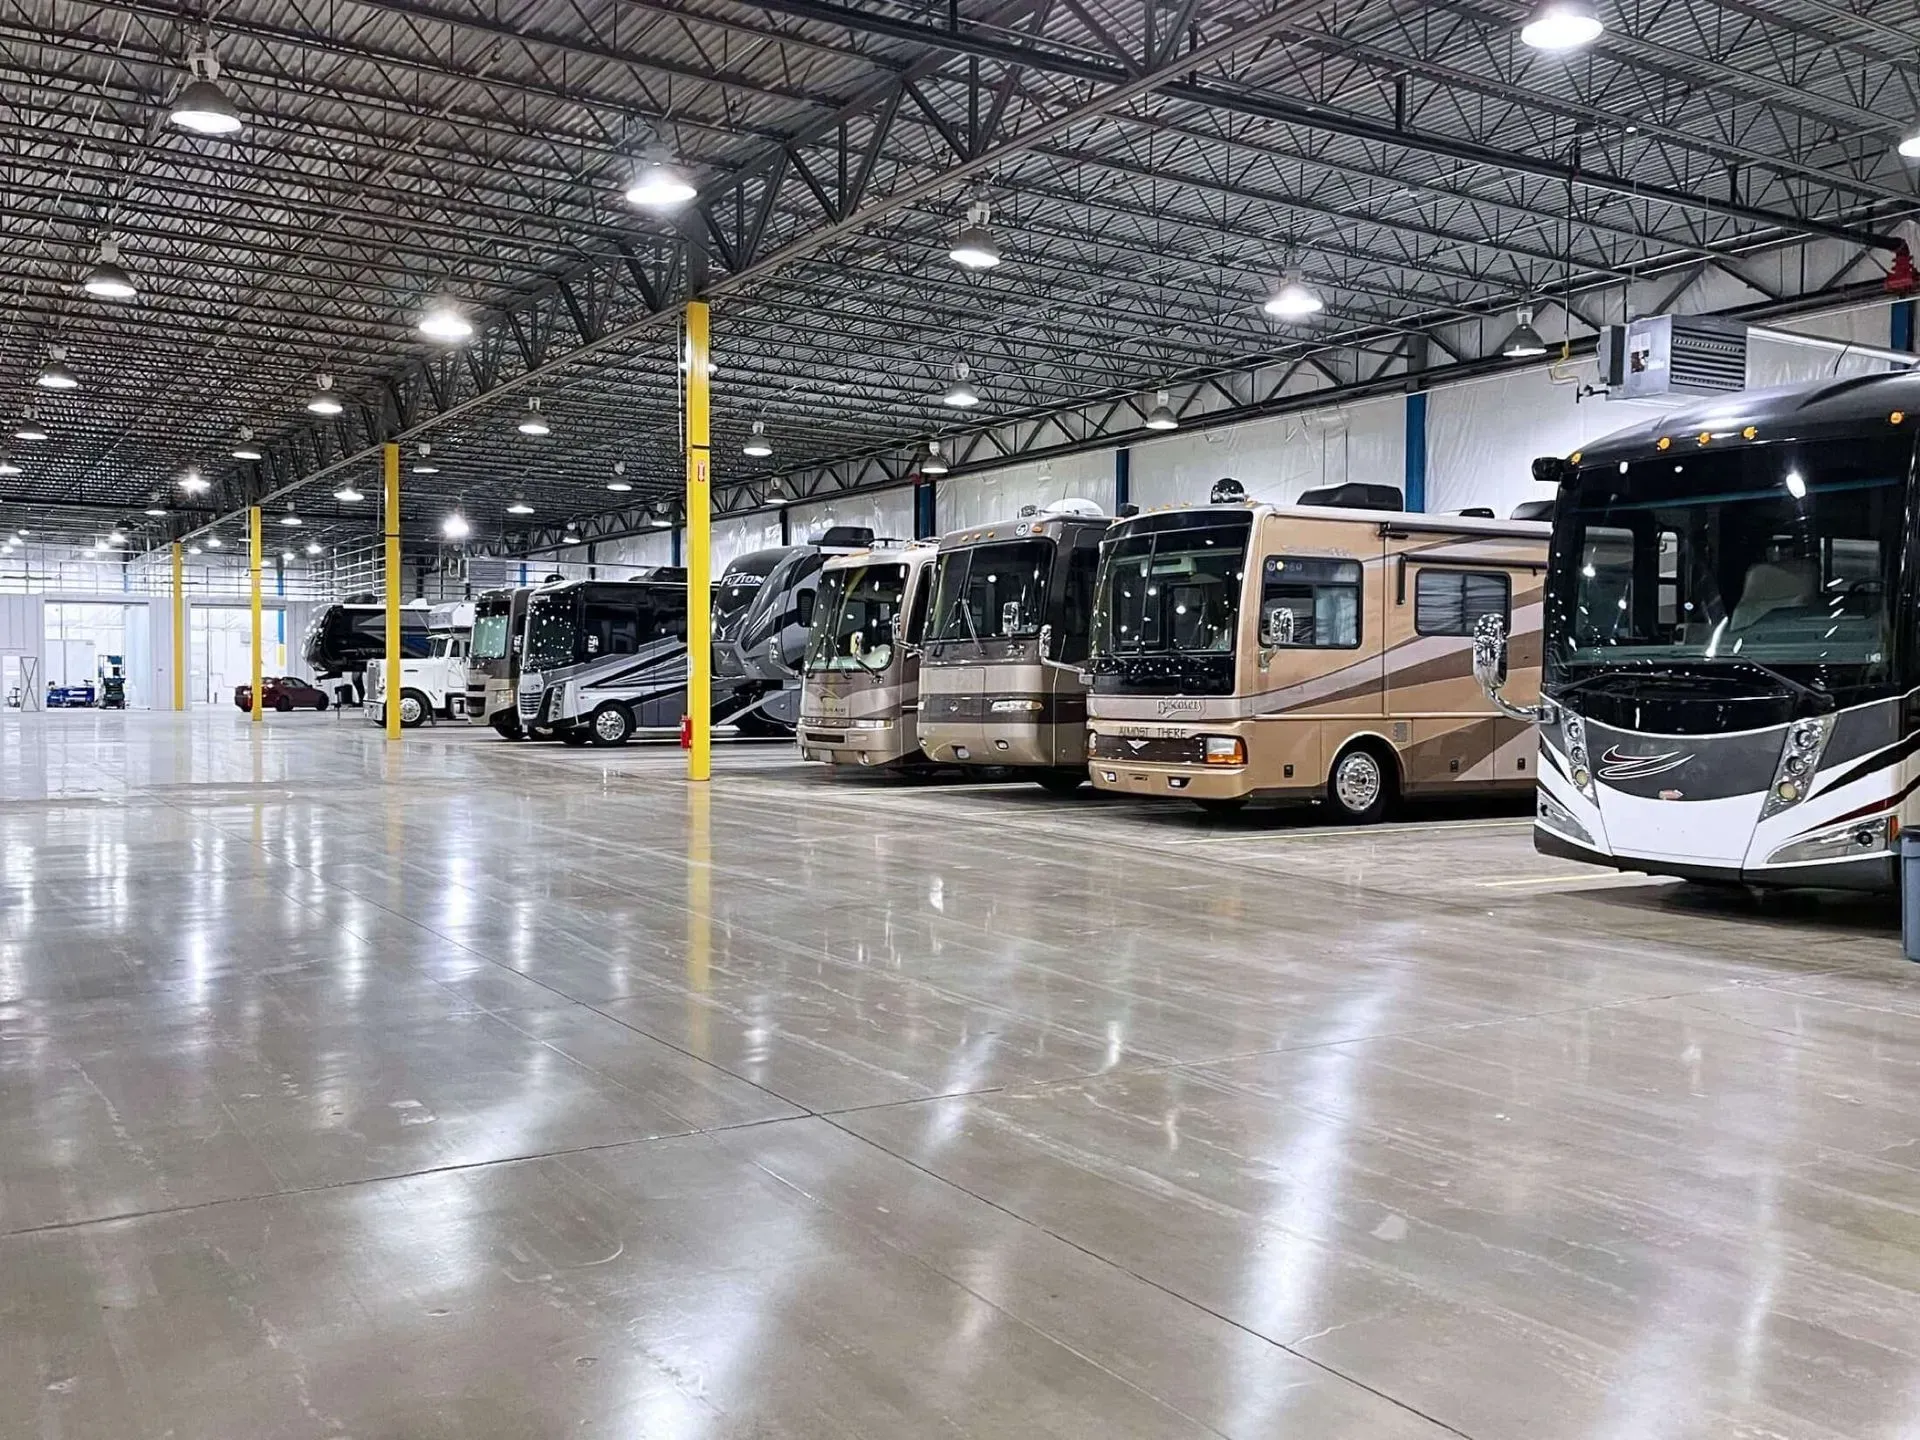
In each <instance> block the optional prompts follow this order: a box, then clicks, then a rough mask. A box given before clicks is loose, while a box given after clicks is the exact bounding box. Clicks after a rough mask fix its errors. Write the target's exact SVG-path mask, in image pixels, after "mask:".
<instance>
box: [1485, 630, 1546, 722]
mask: <svg viewBox="0 0 1920 1440" xmlns="http://www.w3.org/2000/svg"><path fill="white" fill-rule="evenodd" d="M1473 678H1474V679H1476V680H1478V681H1479V682H1480V688H1481V689H1482V690H1484V691H1486V692H1487V699H1489V700H1491V701H1492V702H1493V708H1494V709H1496V710H1498V711H1499V712H1500V713H1501V714H1502V715H1505V716H1507V717H1508V718H1509V719H1511V720H1525V721H1527V722H1529V723H1531V722H1533V721H1535V720H1538V719H1539V718H1540V707H1539V706H1538V705H1516V704H1514V703H1513V702H1512V701H1511V700H1509V699H1507V698H1506V696H1505V695H1503V694H1501V691H1502V689H1503V688H1504V687H1505V686H1506V683H1507V622H1506V621H1505V620H1504V619H1503V618H1502V617H1500V616H1498V615H1482V616H1481V617H1480V618H1479V620H1478V621H1476V622H1475V624H1474V627H1473Z"/></svg>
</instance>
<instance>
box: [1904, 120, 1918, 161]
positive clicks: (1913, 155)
mask: <svg viewBox="0 0 1920 1440" xmlns="http://www.w3.org/2000/svg"><path fill="white" fill-rule="evenodd" d="M1899 150H1900V153H1901V154H1902V155H1904V156H1905V157H1906V158H1907V159H1909V160H1920V127H1916V128H1915V129H1914V130H1913V132H1912V133H1911V134H1909V135H1906V136H1905V137H1903V138H1902V139H1901V141H1900V145H1899Z"/></svg>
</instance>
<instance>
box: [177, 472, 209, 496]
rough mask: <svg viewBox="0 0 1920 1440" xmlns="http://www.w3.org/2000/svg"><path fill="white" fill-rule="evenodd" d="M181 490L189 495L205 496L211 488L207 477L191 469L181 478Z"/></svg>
mask: <svg viewBox="0 0 1920 1440" xmlns="http://www.w3.org/2000/svg"><path fill="white" fill-rule="evenodd" d="M180 488H181V489H182V490H184V491H186V492H187V494H189V495H204V494H206V493H207V491H208V489H210V488H211V487H210V485H209V483H208V480H207V477H206V476H204V475H202V474H201V473H200V472H199V471H198V470H195V469H192V468H189V469H188V470H187V472H186V474H184V475H182V476H181V477H180Z"/></svg>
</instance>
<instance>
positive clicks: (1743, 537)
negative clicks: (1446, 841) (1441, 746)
mask: <svg viewBox="0 0 1920 1440" xmlns="http://www.w3.org/2000/svg"><path fill="white" fill-rule="evenodd" d="M1916 430H1920V376H1916V375H1913V374H1886V375H1871V376H1858V377H1854V378H1850V379H1837V380H1829V381H1823V382H1819V383H1816V384H1812V385H1802V386H1796V387H1793V388H1790V389H1779V390H1758V391H1750V392H1745V393H1739V394H1731V395H1722V396H1717V397H1715V398H1714V399H1712V400H1709V401H1702V402H1700V403H1697V404H1695V405H1691V406H1688V407H1687V408H1685V409H1682V410H1679V411H1676V412H1673V413H1670V414H1668V415H1666V416H1664V417H1662V418H1660V419H1658V420H1654V421H1651V422H1646V423H1642V424H1640V425H1637V426H1635V427H1633V428H1631V429H1628V430H1623V431H1620V432H1619V433H1617V434H1614V435H1609V436H1607V437H1606V438H1604V439H1601V440H1596V441H1594V442H1593V443H1591V444H1589V445H1585V446H1583V447H1582V448H1581V449H1580V450H1577V451H1575V452H1574V453H1573V454H1571V455H1569V456H1567V457H1566V458H1564V459H1562V458H1560V457H1558V456H1550V457H1546V458H1544V459H1541V460H1537V461H1535V462H1534V478H1535V479H1537V480H1540V481H1543V482H1546V483H1550V484H1552V485H1553V486H1554V487H1555V491H1554V499H1555V505H1554V512H1553V543H1552V549H1551V551H1550V553H1549V557H1548V561H1547V578H1546V616H1545V624H1544V627H1543V632H1542V633H1543V644H1544V647H1545V656H1544V662H1545V663H1544V668H1543V671H1542V677H1541V687H1540V690H1541V701H1540V704H1539V705H1538V706H1537V707H1529V706H1524V705H1506V708H1507V709H1508V711H1509V713H1510V714H1515V715H1517V716H1519V717H1521V718H1527V719H1532V718H1536V717H1537V719H1538V720H1539V729H1540V763H1539V765H1538V775H1539V790H1538V792H1537V794H1536V797H1535V819H1534V832H1533V833H1534V843H1535V845H1536V847H1537V848H1538V849H1540V850H1542V851H1544V852H1546V853H1547V854H1550V855H1558V856H1563V857H1566V858H1569V859H1574V860H1584V861H1587V862H1589V863H1592V864H1595V865H1607V866H1612V867H1613V868H1615V869H1618V870H1636V871H1644V872H1647V873H1651V874H1656V875H1677V876H1681V877H1684V878H1687V879H1691V880H1698V881H1719V882H1733V883H1739V884H1745V885H1755V884H1759V885H1806V886H1821V887H1839V888H1846V889H1859V890H1890V889H1892V888H1894V885H1895V881H1896V874H1897V865H1896V858H1897V853H1898V839H1899V835H1900V831H1901V830H1902V829H1903V828H1906V827H1910V826H1912V825H1914V824H1916V823H1920V801H1916V798H1915V795H1916V791H1917V790H1920V708H1917V707H1916V706H1915V703H1914V695H1915V689H1916V685H1917V684H1920V666H1916V656H1920V564H1917V563H1916V556H1920V543H1917V542H1920V503H1916V499H1915V496H1916V488H1917V482H1916V480H1915V470H1914V458H1915V434H1916ZM1493 618H1494V617H1489V619H1488V620H1484V621H1482V622H1481V625H1482V627H1483V634H1482V635H1481V637H1480V639H1481V644H1480V645H1479V646H1478V647H1477V648H1476V655H1475V660H1476V669H1477V671H1478V673H1479V675H1480V679H1481V683H1482V684H1483V685H1485V686H1487V688H1488V689H1489V691H1490V693H1491V694H1493V695H1494V697H1495V699H1496V703H1504V702H1502V701H1501V700H1500V699H1499V696H1500V685H1501V673H1500V672H1501V661H1502V658H1503V655H1504V651H1505V643H1504V639H1505V637H1504V636H1503V635H1502V634H1501V633H1500V631H1501V627H1500V626H1499V625H1498V624H1497V623H1490V622H1491V621H1492V619H1493Z"/></svg>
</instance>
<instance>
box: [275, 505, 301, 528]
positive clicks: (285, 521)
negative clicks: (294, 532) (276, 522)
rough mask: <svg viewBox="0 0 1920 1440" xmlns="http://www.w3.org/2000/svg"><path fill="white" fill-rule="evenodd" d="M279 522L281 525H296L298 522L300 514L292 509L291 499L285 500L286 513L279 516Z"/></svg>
mask: <svg viewBox="0 0 1920 1440" xmlns="http://www.w3.org/2000/svg"><path fill="white" fill-rule="evenodd" d="M280 523H281V524H282V525H288V526H292V525H298V524H299V523H300V516H299V514H298V513H297V512H296V511H295V510H294V508H293V502H292V501H291V500H289V501H288V502H287V512H286V514H284V515H282V516H281V517H280Z"/></svg>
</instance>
